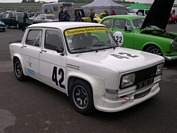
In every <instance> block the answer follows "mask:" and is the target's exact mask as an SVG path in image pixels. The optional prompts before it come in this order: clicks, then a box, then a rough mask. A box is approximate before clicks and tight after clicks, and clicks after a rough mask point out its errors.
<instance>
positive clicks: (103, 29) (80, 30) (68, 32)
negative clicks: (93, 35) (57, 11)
mask: <svg viewBox="0 0 177 133" xmlns="http://www.w3.org/2000/svg"><path fill="white" fill-rule="evenodd" d="M107 31H109V30H108V29H107V28H106V27H88V28H77V29H71V30H66V31H65V36H71V35H74V34H82V33H87V32H107Z"/></svg>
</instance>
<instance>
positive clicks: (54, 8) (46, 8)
mask: <svg viewBox="0 0 177 133" xmlns="http://www.w3.org/2000/svg"><path fill="white" fill-rule="evenodd" d="M61 6H62V7H63V8H64V9H67V13H68V14H69V16H70V20H71V21H74V20H75V14H74V3H73V2H58V3H50V4H43V5H42V7H41V14H48V13H52V14H55V16H56V17H58V14H59V12H60V7H61Z"/></svg>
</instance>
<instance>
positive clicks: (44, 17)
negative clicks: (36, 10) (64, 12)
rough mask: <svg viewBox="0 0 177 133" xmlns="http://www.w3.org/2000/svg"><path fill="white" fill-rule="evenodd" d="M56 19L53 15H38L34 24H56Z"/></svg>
mask: <svg viewBox="0 0 177 133" xmlns="http://www.w3.org/2000/svg"><path fill="white" fill-rule="evenodd" d="M57 21H58V18H57V17H56V16H55V14H39V15H38V16H37V17H36V19H35V22H36V23H44V22H57Z"/></svg>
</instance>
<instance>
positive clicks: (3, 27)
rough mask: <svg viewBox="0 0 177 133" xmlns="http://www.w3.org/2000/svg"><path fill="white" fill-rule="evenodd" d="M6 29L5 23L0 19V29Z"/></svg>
mask: <svg viewBox="0 0 177 133" xmlns="http://www.w3.org/2000/svg"><path fill="white" fill-rule="evenodd" d="M5 30H6V25H5V23H4V22H2V21H0V31H5Z"/></svg>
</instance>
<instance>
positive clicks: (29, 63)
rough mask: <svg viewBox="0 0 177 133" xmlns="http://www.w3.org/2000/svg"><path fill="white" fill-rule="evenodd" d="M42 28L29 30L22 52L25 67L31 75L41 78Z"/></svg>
mask: <svg viewBox="0 0 177 133" xmlns="http://www.w3.org/2000/svg"><path fill="white" fill-rule="evenodd" d="M41 41H42V30H41V29H35V30H33V29H31V30H29V31H28V35H27V38H26V40H25V44H24V45H23V46H22V49H21V54H22V56H23V61H24V65H25V69H26V71H27V73H28V74H29V76H31V77H33V78H36V79H38V80H40V73H39V54H40V52H41Z"/></svg>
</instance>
